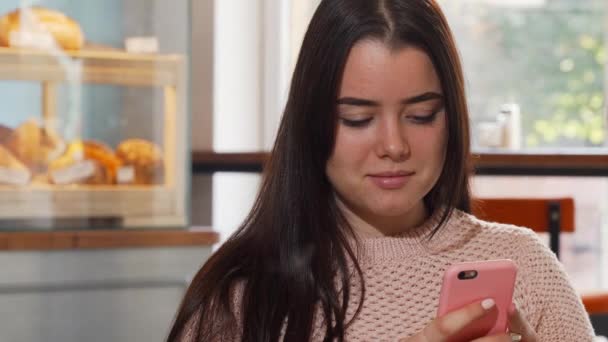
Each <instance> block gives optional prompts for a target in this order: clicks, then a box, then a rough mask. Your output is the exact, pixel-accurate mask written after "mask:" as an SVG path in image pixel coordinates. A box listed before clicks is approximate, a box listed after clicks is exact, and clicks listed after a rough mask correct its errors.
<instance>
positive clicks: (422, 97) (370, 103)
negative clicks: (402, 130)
mask: <svg viewBox="0 0 608 342" xmlns="http://www.w3.org/2000/svg"><path fill="white" fill-rule="evenodd" d="M430 100H443V95H441V94H440V93H436V92H433V91H427V92H425V93H422V94H418V95H414V96H411V97H408V98H406V99H403V100H401V104H405V105H410V104H414V103H419V102H425V101H430ZM337 104H338V105H349V106H362V107H377V106H379V105H380V103H378V102H377V101H374V100H369V99H361V98H357V97H341V98H339V99H338V101H337Z"/></svg>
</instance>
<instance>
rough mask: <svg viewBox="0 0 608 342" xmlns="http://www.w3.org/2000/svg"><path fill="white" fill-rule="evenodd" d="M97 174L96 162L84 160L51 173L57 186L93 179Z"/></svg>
mask: <svg viewBox="0 0 608 342" xmlns="http://www.w3.org/2000/svg"><path fill="white" fill-rule="evenodd" d="M94 173H95V162H94V161H92V160H83V161H81V162H78V163H75V164H72V165H70V166H68V167H66V168H65V169H61V170H55V171H53V172H51V179H52V180H53V183H55V184H62V185H63V184H70V183H75V182H78V181H81V180H85V179H87V178H89V177H91V176H92V175H93V174H94Z"/></svg>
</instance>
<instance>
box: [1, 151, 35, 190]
mask: <svg viewBox="0 0 608 342" xmlns="http://www.w3.org/2000/svg"><path fill="white" fill-rule="evenodd" d="M30 178H31V173H30V170H28V168H27V167H26V166H25V165H23V164H22V163H21V162H20V161H19V160H18V159H17V158H15V156H13V154H12V153H11V151H9V150H8V149H7V148H5V147H4V146H2V145H0V184H10V185H25V184H27V183H28V182H29V180H30Z"/></svg>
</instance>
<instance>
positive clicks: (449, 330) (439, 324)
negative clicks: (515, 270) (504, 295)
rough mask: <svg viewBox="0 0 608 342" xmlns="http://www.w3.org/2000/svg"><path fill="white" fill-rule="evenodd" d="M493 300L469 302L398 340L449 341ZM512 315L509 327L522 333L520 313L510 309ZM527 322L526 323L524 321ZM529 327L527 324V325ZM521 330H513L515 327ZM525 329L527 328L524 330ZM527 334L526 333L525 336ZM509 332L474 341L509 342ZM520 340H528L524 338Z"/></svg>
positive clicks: (485, 309) (491, 306)
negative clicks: (409, 335)
mask: <svg viewBox="0 0 608 342" xmlns="http://www.w3.org/2000/svg"><path fill="white" fill-rule="evenodd" d="M494 305H495V304H494V301H493V300H492V299H486V300H484V301H482V302H476V303H473V304H469V305H467V306H465V307H464V308H462V309H459V310H456V311H453V312H450V313H448V314H447V315H445V316H443V317H440V318H437V319H435V320H434V321H432V322H431V323H430V324H429V325H427V326H426V327H425V328H424V329H423V330H422V331H421V332H419V333H418V334H416V335H414V336H412V337H409V338H407V339H402V340H400V341H399V342H444V341H449V339H450V338H452V337H454V336H455V335H456V334H457V333H458V332H459V331H460V330H461V329H462V328H464V327H466V326H467V325H468V324H469V323H471V322H473V321H475V320H477V319H479V318H481V317H483V315H485V314H487V313H488V312H490V311H491V310H493V309H494ZM511 313H512V315H511V316H510V317H509V318H510V320H509V327H510V328H512V329H513V331H517V332H519V331H522V333H520V334H522V335H524V333H525V332H524V329H525V325H524V323H525V322H524V321H523V319H521V315H519V312H518V311H517V309H516V308H513V310H512V311H511ZM525 324H527V323H525ZM528 327H529V325H528ZM520 328H521V329H522V330H515V329H520ZM526 331H527V330H526ZM527 336H528V335H526V338H527ZM511 341H512V339H511V335H510V334H500V335H493V336H486V337H481V338H478V339H476V340H474V342H511ZM521 341H524V342H528V340H526V339H522V340H521ZM530 342H536V340H535V339H534V340H530Z"/></svg>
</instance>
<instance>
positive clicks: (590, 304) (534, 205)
mask: <svg viewBox="0 0 608 342" xmlns="http://www.w3.org/2000/svg"><path fill="white" fill-rule="evenodd" d="M472 212H473V214H474V215H475V216H477V217H478V218H480V219H482V220H486V221H492V222H500V223H507V224H514V225H517V226H523V227H528V228H531V229H532V230H534V231H536V232H543V233H549V240H550V243H549V245H550V247H551V250H552V251H553V252H554V253H555V254H556V255H557V257H558V258H559V253H560V243H559V239H560V234H561V233H562V232H574V226H575V225H574V199H572V198H483V199H482V198H477V199H474V200H473V203H472ZM581 299H582V301H583V304H584V305H585V308H586V310H587V312H588V313H589V315H590V317H591V321H592V323H593V326H594V328H595V330H596V332H597V333H598V334H603V335H608V292H602V293H593V294H583V295H581Z"/></svg>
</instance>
